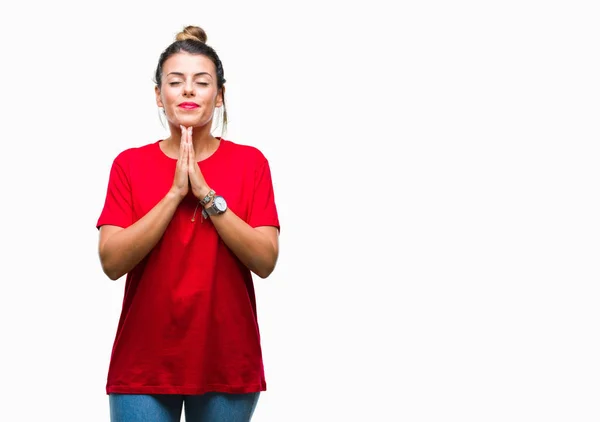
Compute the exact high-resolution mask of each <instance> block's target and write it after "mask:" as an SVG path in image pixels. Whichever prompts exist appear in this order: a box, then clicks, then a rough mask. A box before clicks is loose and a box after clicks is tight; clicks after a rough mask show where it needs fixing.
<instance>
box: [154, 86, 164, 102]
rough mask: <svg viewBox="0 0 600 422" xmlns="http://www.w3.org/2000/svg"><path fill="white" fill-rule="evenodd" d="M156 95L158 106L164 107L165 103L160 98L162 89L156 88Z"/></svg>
mask: <svg viewBox="0 0 600 422" xmlns="http://www.w3.org/2000/svg"><path fill="white" fill-rule="evenodd" d="M154 93H155V94H156V105H157V106H159V107H164V105H163V102H162V100H161V98H160V89H159V88H158V86H155V87H154Z"/></svg>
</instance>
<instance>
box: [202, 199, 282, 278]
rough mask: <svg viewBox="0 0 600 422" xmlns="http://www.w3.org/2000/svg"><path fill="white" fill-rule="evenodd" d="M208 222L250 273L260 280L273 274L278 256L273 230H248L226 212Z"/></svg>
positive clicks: (249, 227)
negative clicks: (211, 223) (210, 222)
mask: <svg viewBox="0 0 600 422" xmlns="http://www.w3.org/2000/svg"><path fill="white" fill-rule="evenodd" d="M210 219H211V220H212V222H213V225H214V226H215V229H216V230H217V232H218V233H219V236H221V239H222V240H223V242H224V243H225V244H226V245H227V247H228V248H229V249H231V251H232V252H233V253H234V254H235V256H237V257H238V259H239V260H240V261H241V262H242V263H243V264H244V265H245V266H246V267H248V268H249V269H250V271H252V272H253V273H255V274H256V275H257V276H259V277H260V278H267V277H268V276H269V275H270V274H271V273H272V272H273V270H274V269H275V264H276V263H277V257H278V255H279V231H278V230H277V228H276V227H272V226H262V227H256V228H254V227H251V226H250V225H249V224H248V223H246V222H245V221H244V220H242V219H241V218H240V217H238V216H237V215H235V213H234V212H233V211H231V210H230V209H228V210H227V211H225V212H224V213H223V214H220V215H214V216H211V217H210Z"/></svg>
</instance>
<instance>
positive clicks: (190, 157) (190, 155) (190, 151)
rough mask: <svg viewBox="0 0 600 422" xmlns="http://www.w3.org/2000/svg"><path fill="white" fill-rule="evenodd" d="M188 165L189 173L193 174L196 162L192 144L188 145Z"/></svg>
mask: <svg viewBox="0 0 600 422" xmlns="http://www.w3.org/2000/svg"><path fill="white" fill-rule="evenodd" d="M187 158H188V165H189V171H190V172H193V171H194V170H195V169H194V167H193V165H194V163H195V161H194V145H193V144H192V143H191V142H190V143H188V156H187Z"/></svg>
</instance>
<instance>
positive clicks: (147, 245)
mask: <svg viewBox="0 0 600 422" xmlns="http://www.w3.org/2000/svg"><path fill="white" fill-rule="evenodd" d="M182 199H183V197H182V196H181V195H178V194H176V193H174V192H169V193H168V194H167V195H166V196H165V197H164V198H163V199H162V200H161V201H160V202H159V203H158V204H156V205H155V206H154V208H152V209H151V210H150V211H149V212H148V214H146V215H145V216H143V217H142V218H140V219H139V220H138V221H136V222H135V223H134V224H132V225H131V226H129V227H127V228H125V229H124V228H122V227H118V226H111V225H104V226H102V227H100V242H99V248H98V250H99V255H100V263H101V264H102V270H103V271H104V273H105V274H106V275H107V276H108V277H109V278H110V279H111V280H117V279H119V278H121V277H122V276H123V275H125V274H126V273H128V272H129V271H131V270H132V269H133V268H134V267H135V266H136V265H137V264H139V263H140V261H141V260H142V259H144V257H145V256H146V255H148V253H149V252H150V251H151V250H152V248H154V246H156V244H157V243H158V241H159V240H160V238H161V237H162V235H163V234H164V232H165V230H166V228H167V226H168V225H169V222H170V221H171V218H173V214H175V210H176V209H177V206H178V205H179V203H180V202H181V200H182Z"/></svg>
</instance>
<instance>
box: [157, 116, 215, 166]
mask: <svg viewBox="0 0 600 422" xmlns="http://www.w3.org/2000/svg"><path fill="white" fill-rule="evenodd" d="M169 126H170V129H171V136H169V137H168V138H166V139H165V143H166V144H167V145H168V149H169V150H171V151H173V152H175V153H176V154H175V157H177V156H178V151H179V145H180V144H181V130H180V129H179V126H177V127H175V126H173V125H169ZM210 127H211V123H209V124H207V125H204V126H200V127H194V130H193V131H192V138H193V139H192V142H193V144H194V153H195V155H196V159H197V160H202V159H204V158H206V157H207V156H209V155H211V154H212V153H213V152H214V151H215V150H216V149H217V148H218V146H219V140H218V139H217V138H215V137H214V136H212V135H211V133H210Z"/></svg>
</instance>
